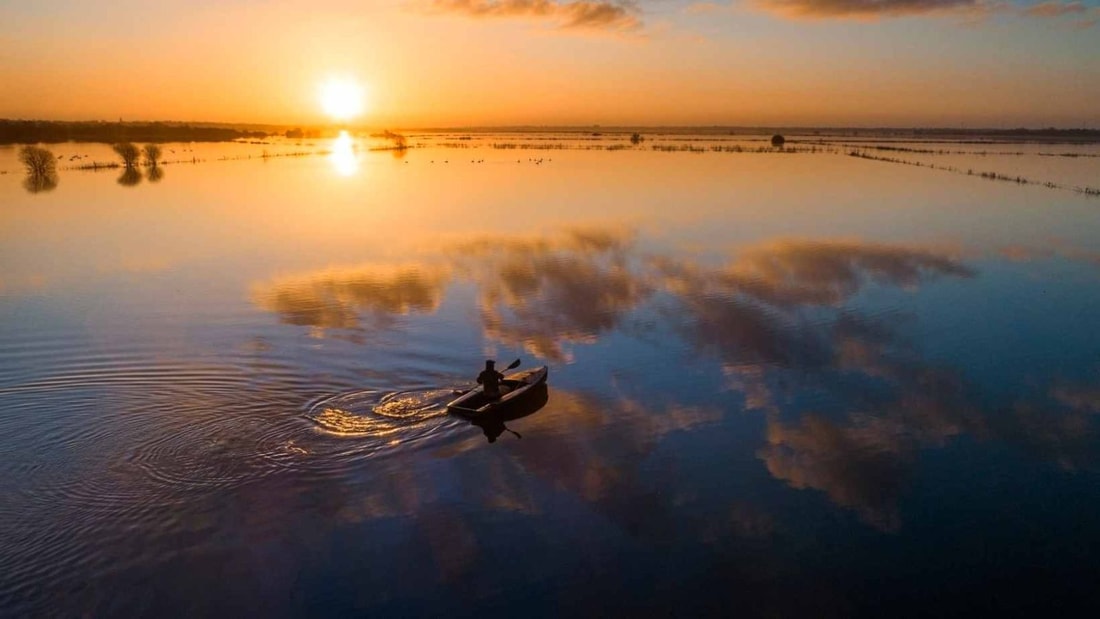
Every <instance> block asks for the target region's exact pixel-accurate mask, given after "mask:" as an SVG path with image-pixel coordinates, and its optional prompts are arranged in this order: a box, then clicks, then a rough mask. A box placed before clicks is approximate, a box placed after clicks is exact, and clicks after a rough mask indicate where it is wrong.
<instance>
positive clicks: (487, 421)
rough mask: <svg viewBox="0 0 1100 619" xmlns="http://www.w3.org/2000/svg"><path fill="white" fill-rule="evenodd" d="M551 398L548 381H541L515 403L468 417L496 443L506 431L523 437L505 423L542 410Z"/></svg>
mask: <svg viewBox="0 0 1100 619" xmlns="http://www.w3.org/2000/svg"><path fill="white" fill-rule="evenodd" d="M549 400H550V391H549V388H547V386H546V383H539V384H538V385H535V386H534V387H532V388H531V389H530V390H529V391H528V392H527V393H525V394H523V397H522V398H520V399H519V400H518V401H516V402H514V403H510V404H509V405H508V406H506V407H503V408H501V409H499V410H494V411H490V412H488V413H484V414H481V415H477V416H473V417H467V418H466V419H468V420H469V421H470V424H471V425H475V426H477V427H479V428H481V431H482V432H483V433H484V434H485V438H486V439H488V440H489V442H490V443H495V442H496V440H497V438H498V437H499V436H500V435H501V434H503V433H504V432H505V431H508V432H511V433H512V434H513V435H515V436H516V438H523V436H522V435H520V434H519V433H518V432H515V431H514V430H511V429H509V428H508V427H507V426H505V425H504V422H506V421H514V420H516V419H523V418H524V417H528V416H530V415H534V414H535V413H537V412H539V411H540V410H542V407H544V406H546V403H547V402H548V401H549Z"/></svg>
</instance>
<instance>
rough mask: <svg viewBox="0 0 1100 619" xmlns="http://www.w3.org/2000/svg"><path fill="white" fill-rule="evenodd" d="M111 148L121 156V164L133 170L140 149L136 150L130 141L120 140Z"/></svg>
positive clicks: (139, 154)
mask: <svg viewBox="0 0 1100 619" xmlns="http://www.w3.org/2000/svg"><path fill="white" fill-rule="evenodd" d="M111 148H112V149H114V151H115V152H116V153H118V156H119V157H122V165H124V166H126V169H127V170H133V169H134V168H136V167H137V164H138V158H139V157H140V156H141V151H139V150H138V147H137V146H134V145H133V144H132V143H130V142H122V143H121V144H115V145H114V146H112V147H111Z"/></svg>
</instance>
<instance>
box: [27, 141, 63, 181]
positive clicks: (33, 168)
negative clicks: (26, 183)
mask: <svg viewBox="0 0 1100 619" xmlns="http://www.w3.org/2000/svg"><path fill="white" fill-rule="evenodd" d="M19 162H20V163H22V164H23V167H25V168H27V175H29V176H42V177H45V176H51V175H53V174H56V173H57V159H56V158H54V156H53V153H51V152H50V151H48V150H46V149H45V148H40V147H38V146H24V147H23V148H21V149H19Z"/></svg>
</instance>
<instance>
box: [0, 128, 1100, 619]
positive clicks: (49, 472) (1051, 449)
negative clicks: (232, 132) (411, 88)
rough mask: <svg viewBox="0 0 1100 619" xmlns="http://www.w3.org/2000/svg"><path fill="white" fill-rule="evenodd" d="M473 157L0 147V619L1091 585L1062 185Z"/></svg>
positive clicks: (900, 597)
mask: <svg viewBox="0 0 1100 619" xmlns="http://www.w3.org/2000/svg"><path fill="white" fill-rule="evenodd" d="M207 148H213V147H207ZM472 152H477V153H479V154H478V155H477V156H476V157H475V156H473V155H472V154H471V152H467V151H465V150H463V151H458V150H457V149H446V148H423V149H418V150H415V149H414V150H412V151H411V152H410V153H409V154H408V155H407V156H406V157H405V158H395V157H392V156H390V155H389V154H388V153H367V152H362V153H360V154H358V155H355V157H356V158H355V159H354V160H352V161H350V162H349V161H339V162H335V161H330V160H329V159H326V158H324V157H302V158H292V159H286V160H274V161H269V162H263V161H256V160H252V161H249V160H243V161H225V162H220V161H217V157H214V156H211V157H210V161H208V162H206V163H203V164H196V165H189V166H168V167H167V168H166V170H165V173H164V175H163V178H161V179H160V180H159V181H158V182H157V183H155V184H153V183H148V182H145V183H141V184H139V185H137V186H134V187H129V186H123V185H119V184H118V183H116V182H115V179H114V177H113V176H112V175H111V174H113V173H108V174H107V175H104V174H94V173H75V172H74V173H66V172H64V171H63V172H62V176H61V179H60V183H59V185H58V186H57V188H55V189H53V190H51V191H48V192H40V193H35V194H31V193H28V192H26V191H25V190H24V187H23V186H22V185H21V184H20V183H21V179H20V178H19V177H18V176H17V175H14V174H8V175H5V176H2V177H0V264H2V265H3V269H2V271H0V453H2V454H3V456H4V457H3V458H0V615H4V616H12V617H22V616H81V615H88V616H182V615H188V616H196V615H206V616H219V615H228V614H231V613H232V614H238V615H242V616H279V617H281V616H288V617H291V616H319V615H329V616H364V615H381V616H425V615H432V616H438V615H448V616H456V615H457V616H501V617H504V616H517V615H526V616H561V615H581V616H622V615H626V614H628V613H630V614H635V615H641V616H661V615H673V616H698V615H723V616H731V615H738V616H794V615H808V616H941V615H952V616H957V615H975V614H979V615H991V614H994V613H996V614H1026V615H1046V614H1060V615H1076V616H1090V615H1091V614H1092V613H1093V612H1095V611H1096V610H1100V594H1098V593H1097V592H1096V589H1095V583H1096V582H1097V581H1098V578H1100V550H1098V549H1100V521H1098V520H1097V518H1096V516H1095V515H1096V513H1097V512H1098V508H1100V483H1098V482H1100V476H1098V464H1100V462H1098V456H1100V441H1098V434H1097V430H1098V424H1100V421H1098V419H1100V418H1098V414H1100V354H1098V351H1100V328H1098V326H1100V323H1098V321H1097V317H1096V316H1097V308H1100V241H1097V240H1096V239H1098V238H1100V235H1098V234H1097V233H1098V232H1100V203H1098V202H1096V201H1095V200H1090V199H1089V198H1087V197H1085V196H1080V195H1077V194H1074V193H1073V192H1070V191H1056V190H1052V189H1048V188H1044V187H1031V186H1027V187H1020V186H1016V185H1014V184H1010V183H996V182H989V181H985V180H983V179H977V178H970V177H966V176H962V175H952V174H949V173H941V172H940V171H936V170H927V169H916V168H915V167H907V166H895V165H891V164H888V163H883V162H876V161H866V160H859V159H856V158H851V157H846V156H844V155H843V154H842V153H798V152H795V153H788V154H761V153H706V154H702V155H698V154H694V153H678V152H676V153H668V152H659V151H658V152H643V151H640V152H614V151H612V152H587V151H561V152H559V151H554V152H553V153H552V154H553V158H552V161H551V160H550V158H549V157H547V152H545V151H529V152H528V151H522V150H518V151H517V150H515V149H509V150H507V151H505V153H504V154H499V153H498V152H497V151H496V150H494V149H490V148H488V147H487V146H483V147H481V148H480V149H478V148H475V149H474V150H473V151H472ZM456 153H457V154H456ZM517 153H518V154H517ZM482 158H484V159H485V160H486V162H485V163H472V161H478V160H480V159H482ZM444 159H447V160H448V163H447V164H442V163H441V161H442V160H444ZM517 159H518V160H519V163H517V162H516V160H517ZM535 159H541V161H538V162H536V161H535ZM437 160H438V161H437ZM467 160H469V161H471V162H468V161H467ZM990 160H991V157H987V158H985V159H983V161H985V162H989V161H990ZM1013 161H1014V163H1013V165H1017V166H1019V165H1025V164H1026V162H1025V163H1021V161H1022V160H1021V159H1020V157H1019V156H1016V157H1015V158H1014V159H1013ZM460 162H461V163H460ZM1078 164H1079V162H1075V163H1074V165H1078ZM986 165H987V166H988V165H994V164H989V163H987V164H986ZM1044 165H1046V162H1045V161H1044ZM485 358H496V359H498V360H501V361H502V363H507V362H509V361H511V360H512V359H515V358H520V359H521V360H522V365H521V366H520V367H521V368H532V367H535V366H538V365H546V366H548V367H549V370H550V379H549V387H548V389H547V391H546V402H545V404H544V405H543V404H542V402H541V401H539V402H536V403H535V404H534V405H532V406H529V407H528V409H527V410H523V411H521V412H518V413H516V414H514V415H512V417H514V418H509V419H506V420H504V421H502V423H504V424H506V425H505V426H501V427H498V428H497V429H496V431H493V430H492V429H491V428H487V427H479V426H478V425H473V424H471V423H469V422H468V421H465V420H462V419H458V418H456V417H453V416H450V415H448V414H447V412H446V403H447V402H448V401H450V400H451V399H452V398H453V397H454V395H453V391H454V390H456V389H462V388H465V387H466V386H467V385H469V383H470V381H471V380H472V379H473V377H474V376H476V374H477V372H478V371H479V370H480V369H481V365H482V362H483V360H484V359H485ZM504 428H506V429H507V430H505V429H504ZM517 434H518V435H520V436H522V438H519V436H517ZM488 438H492V439H493V440H492V441H490V440H487V439H488Z"/></svg>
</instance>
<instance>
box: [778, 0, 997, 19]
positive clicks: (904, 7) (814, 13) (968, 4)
mask: <svg viewBox="0 0 1100 619" xmlns="http://www.w3.org/2000/svg"><path fill="white" fill-rule="evenodd" d="M757 4H758V5H760V6H761V7H763V8H764V9H765V10H768V11H771V12H775V13H780V14H782V15H788V16H792V17H811V18H828V17H877V16H900V15H923V14H929V13H943V12H957V11H964V12H970V11H973V10H981V9H982V7H984V6H985V4H984V3H983V2H982V1H981V0H757Z"/></svg>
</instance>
